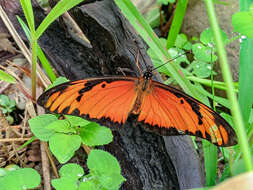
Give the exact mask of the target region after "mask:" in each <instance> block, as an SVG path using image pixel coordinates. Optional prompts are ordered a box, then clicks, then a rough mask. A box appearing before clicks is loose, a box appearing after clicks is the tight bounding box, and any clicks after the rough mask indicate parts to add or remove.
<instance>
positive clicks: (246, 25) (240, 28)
mask: <svg viewBox="0 0 253 190" xmlns="http://www.w3.org/2000/svg"><path fill="white" fill-rule="evenodd" d="M232 25H233V27H234V31H236V32H239V33H241V34H243V35H245V36H247V37H248V38H253V15H252V13H251V12H250V11H242V12H237V13H235V14H234V15H233V16H232Z"/></svg>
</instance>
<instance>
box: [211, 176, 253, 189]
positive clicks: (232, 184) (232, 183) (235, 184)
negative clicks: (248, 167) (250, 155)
mask: <svg viewBox="0 0 253 190" xmlns="http://www.w3.org/2000/svg"><path fill="white" fill-rule="evenodd" d="M252 189H253V172H249V173H244V174H240V175H238V176H235V177H232V178H230V179H228V180H226V181H224V182H223V183H221V184H219V185H217V186H215V187H214V188H212V190H252Z"/></svg>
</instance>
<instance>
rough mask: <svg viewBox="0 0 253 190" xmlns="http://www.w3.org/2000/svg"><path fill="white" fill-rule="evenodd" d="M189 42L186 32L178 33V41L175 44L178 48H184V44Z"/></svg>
mask: <svg viewBox="0 0 253 190" xmlns="http://www.w3.org/2000/svg"><path fill="white" fill-rule="evenodd" d="M187 42H188V40H187V36H186V35H185V34H178V35H177V38H176V41H175V46H176V47H177V48H181V49H182V48H183V47H184V45H185V44H186V43H187Z"/></svg>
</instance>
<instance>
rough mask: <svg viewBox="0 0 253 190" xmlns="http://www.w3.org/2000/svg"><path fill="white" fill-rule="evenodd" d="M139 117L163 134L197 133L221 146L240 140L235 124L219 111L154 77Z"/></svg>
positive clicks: (141, 120) (151, 128) (144, 98)
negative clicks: (234, 128) (159, 81)
mask: <svg viewBox="0 0 253 190" xmlns="http://www.w3.org/2000/svg"><path fill="white" fill-rule="evenodd" d="M150 88H151V91H150V93H148V94H146V95H145V96H144V97H143V101H142V104H141V107H140V113H139V116H138V121H139V122H141V123H143V124H145V127H146V128H148V129H149V130H151V131H154V132H157V133H158V134H160V135H185V134H187V135H194V136H198V137H201V138H204V139H207V140H209V141H211V142H212V143H213V144H215V145H218V146H232V145H235V144H236V143H237V140H236V135H235V131H234V130H233V128H232V127H231V126H230V125H229V124H228V123H227V122H226V121H225V120H224V119H223V118H222V117H221V116H220V115H219V114H218V113H216V112H214V111H213V110H212V109H210V108H209V107H207V106H206V105H204V104H202V103H201V102H199V101H198V100H196V99H194V98H192V97H190V96H188V95H186V94H185V93H183V92H181V91H179V90H177V89H175V88H172V87H170V86H166V85H164V84H161V83H158V82H155V81H152V82H151V87H150Z"/></svg>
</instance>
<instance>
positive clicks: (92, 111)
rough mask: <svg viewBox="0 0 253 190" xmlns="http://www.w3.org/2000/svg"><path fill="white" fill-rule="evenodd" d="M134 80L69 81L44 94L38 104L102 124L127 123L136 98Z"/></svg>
mask: <svg viewBox="0 0 253 190" xmlns="http://www.w3.org/2000/svg"><path fill="white" fill-rule="evenodd" d="M135 83H136V80H135V78H130V77H124V78H123V77H122V78H117V77H108V78H93V79H87V80H79V81H74V82H67V83H64V84H61V85H58V86H56V87H53V88H52V89H49V90H48V91H46V92H45V93H43V94H42V95H41V96H40V97H39V99H38V104H39V105H41V106H44V107H45V108H47V109H48V110H49V111H51V112H54V113H62V114H69V115H76V116H81V117H84V118H86V119H89V120H94V121H100V122H99V123H102V124H104V123H107V124H108V123H109V125H113V124H115V125H119V124H124V123H125V121H126V119H127V117H128V115H129V112H130V110H131V108H132V107H133V104H134V102H135V99H136V93H135ZM103 121H104V122H103ZM108 121H109V122H108ZM109 127H110V126H109Z"/></svg>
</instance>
